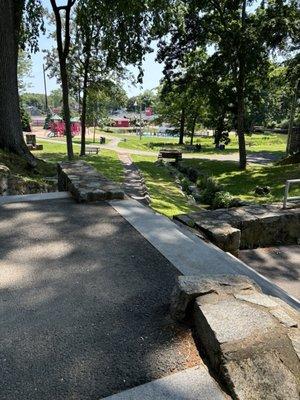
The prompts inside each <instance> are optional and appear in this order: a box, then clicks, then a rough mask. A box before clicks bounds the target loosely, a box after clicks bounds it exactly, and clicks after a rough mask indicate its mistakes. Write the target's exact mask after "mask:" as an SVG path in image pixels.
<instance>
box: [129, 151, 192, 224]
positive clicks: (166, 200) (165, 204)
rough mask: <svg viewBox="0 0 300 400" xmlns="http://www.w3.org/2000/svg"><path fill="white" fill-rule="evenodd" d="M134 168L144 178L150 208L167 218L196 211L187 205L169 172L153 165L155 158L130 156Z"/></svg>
mask: <svg viewBox="0 0 300 400" xmlns="http://www.w3.org/2000/svg"><path fill="white" fill-rule="evenodd" d="M132 159H133V161H134V163H135V164H136V166H137V167H138V168H139V169H140V171H141V172H142V174H143V177H144V178H145V181H146V185H147V187H148V190H149V193H150V197H151V207H152V208H153V209H154V210H155V211H157V212H159V213H161V214H164V215H166V216H168V217H172V216H173V215H176V214H183V213H187V212H190V211H194V210H196V209H197V207H196V206H193V205H189V204H188V201H187V198H186V196H184V195H183V194H182V192H181V190H180V189H179V188H178V187H177V185H176V184H175V182H174V179H173V178H172V177H171V176H170V174H169V172H168V171H167V170H166V169H165V168H164V167H161V166H157V165H156V164H154V162H155V161H156V158H155V157H142V156H136V155H134V156H132Z"/></svg>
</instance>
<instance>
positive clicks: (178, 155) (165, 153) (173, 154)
mask: <svg viewBox="0 0 300 400" xmlns="http://www.w3.org/2000/svg"><path fill="white" fill-rule="evenodd" d="M164 158H171V159H174V160H175V161H176V162H178V161H181V160H182V152H181V151H179V150H168V149H162V150H160V151H159V153H158V160H162V159H164Z"/></svg>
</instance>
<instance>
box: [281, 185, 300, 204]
mask: <svg viewBox="0 0 300 400" xmlns="http://www.w3.org/2000/svg"><path fill="white" fill-rule="evenodd" d="M297 183H298V184H300V179H288V180H287V181H286V182H285V192H284V199H283V208H286V207H287V202H288V201H295V200H299V202H300V196H294V197H289V190H290V186H291V185H294V184H297Z"/></svg>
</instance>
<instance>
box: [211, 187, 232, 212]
mask: <svg viewBox="0 0 300 400" xmlns="http://www.w3.org/2000/svg"><path fill="white" fill-rule="evenodd" d="M232 200H233V196H232V195H231V194H230V193H229V192H224V191H221V192H217V193H215V196H214V199H213V201H212V207H213V208H214V209H216V208H228V207H229V206H230V205H231V203H232Z"/></svg>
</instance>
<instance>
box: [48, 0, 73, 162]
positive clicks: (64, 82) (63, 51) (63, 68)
mask: <svg viewBox="0 0 300 400" xmlns="http://www.w3.org/2000/svg"><path fill="white" fill-rule="evenodd" d="M50 2H51V5H52V9H53V12H54V15H55V22H56V40H57V52H58V58H59V67H60V78H61V87H62V92H63V109H64V120H65V133H66V137H67V152H68V159H69V160H72V159H73V157H74V153H73V144H72V133H71V122H70V106H69V79H68V71H67V59H68V54H69V50H70V12H71V8H72V6H73V5H74V4H75V0H68V1H67V5H66V6H59V7H58V6H57V4H56V0H50ZM61 10H65V18H64V41H63V38H62V19H61V15H60V11H61Z"/></svg>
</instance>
